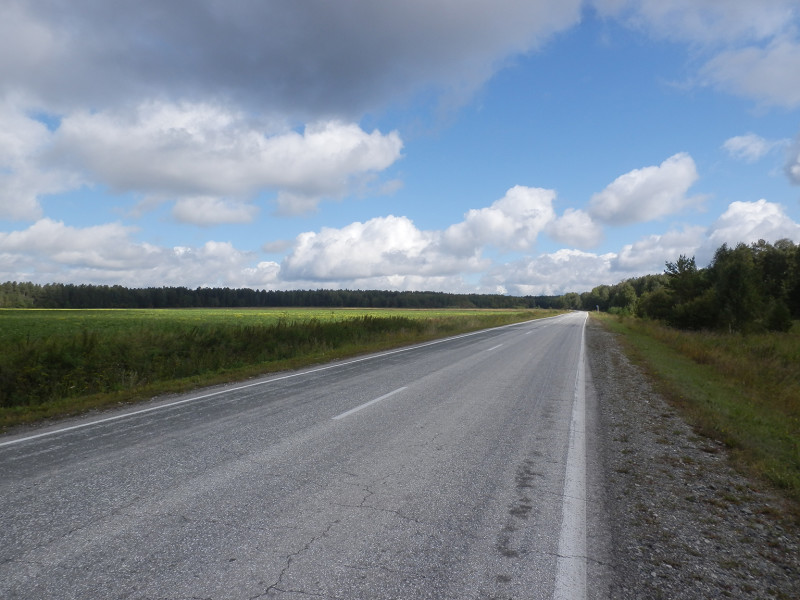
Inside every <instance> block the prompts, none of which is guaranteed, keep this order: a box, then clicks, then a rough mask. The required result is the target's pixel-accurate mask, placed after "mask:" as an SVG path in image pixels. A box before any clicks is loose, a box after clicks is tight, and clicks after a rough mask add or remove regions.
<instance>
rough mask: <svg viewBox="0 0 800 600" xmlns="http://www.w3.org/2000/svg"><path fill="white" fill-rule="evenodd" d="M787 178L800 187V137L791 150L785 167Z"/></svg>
mask: <svg viewBox="0 0 800 600" xmlns="http://www.w3.org/2000/svg"><path fill="white" fill-rule="evenodd" d="M784 170H785V172H786V176H787V177H788V178H789V181H791V182H792V183H793V184H795V185H800V136H797V139H795V142H794V144H792V146H791V148H790V149H789V156H788V159H787V160H786V166H785V167H784Z"/></svg>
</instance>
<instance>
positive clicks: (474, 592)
mask: <svg viewBox="0 0 800 600" xmlns="http://www.w3.org/2000/svg"><path fill="white" fill-rule="evenodd" d="M585 319H586V315H585V314H583V313H571V314H568V315H564V316H561V317H557V318H551V319H544V320H538V321H532V322H529V323H524V324H519V325H514V326H509V327H504V328H499V329H493V330H488V331H483V332H478V333H474V334H468V335H465V336H457V337H455V338H451V339H448V340H444V341H439V342H435V343H429V344H423V345H419V346H414V347H412V348H408V349H403V350H399V351H392V352H386V353H382V354H377V355H370V356H367V357H362V358H360V359H356V360H350V361H341V362H338V363H334V364H330V365H325V366H322V367H315V368H311V369H307V370H304V371H299V372H292V373H283V374H280V375H275V376H271V377H265V378H262V379H257V380H250V381H248V382H244V383H240V384H235V385H229V386H221V387H217V388H213V389H208V390H203V391H200V392H194V393H193V394H190V395H185V396H180V397H171V398H168V399H161V400H159V401H156V402H153V403H151V404H146V405H139V406H137V407H134V408H128V409H126V410H125V411H121V412H118V413H113V412H112V413H103V414H102V415H99V416H98V415H95V416H94V417H87V418H83V419H80V420H71V421H69V422H65V423H60V424H57V425H54V426H51V427H49V428H47V429H35V430H31V431H29V432H27V433H17V434H15V435H13V436H8V435H7V436H3V437H0V474H2V478H0V502H2V510H0V598H4V599H11V598H37V599H44V598H53V599H55V598H58V599H59V600H65V599H68V598H142V599H144V598H149V599H156V598H159V599H162V598H163V599H175V600H177V599H189V598H220V599H223V598H224V599H240V598H241V599H251V598H285V599H290V598H291V599H294V598H343V599H344V598H359V599H361V598H363V599H367V598H370V599H371V598H376V599H377V598H404V599H406V598H437V599H438V598H452V599H460V600H461V599H468V598H497V599H501V598H502V599H506V598H515V599H516V598H520V599H522V598H531V599H539V598H542V599H545V598H546V599H548V600H549V599H552V598H571V599H573V600H580V599H581V598H584V597H587V595H588V597H592V594H593V589H594V585H595V584H594V581H593V577H592V571H591V570H592V564H594V562H596V561H595V560H594V559H593V558H592V557H591V556H590V557H589V560H588V565H589V566H588V569H589V573H588V576H587V550H586V546H587V530H588V531H589V534H588V535H589V537H590V538H591V536H592V531H593V527H594V525H593V521H592V520H593V518H594V517H593V512H592V510H591V502H589V509H588V524H587V501H586V486H587V479H588V480H591V478H592V473H591V472H590V473H588V475H587V466H586V454H587V452H586V446H585V444H586V442H585V439H586V438H585V436H586V435H589V436H591V428H592V427H594V425H593V423H592V419H591V416H589V418H587V417H586V415H587V414H589V415H590V413H591V411H588V412H587V411H586V410H585V409H584V403H585V401H586V396H585V391H586V390H587V389H588V388H590V385H587V383H586V380H585V372H584V367H583V364H584V360H583V335H584V326H585ZM589 391H590V392H591V390H589ZM588 396H589V397H590V396H591V393H589V394H588ZM590 467H591V459H590ZM589 470H591V469H589ZM589 485H590V487H591V481H590V483H589ZM589 545H590V546H591V545H592V544H591V539H590V543H589Z"/></svg>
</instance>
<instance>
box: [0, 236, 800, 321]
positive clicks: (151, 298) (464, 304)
mask: <svg viewBox="0 0 800 600" xmlns="http://www.w3.org/2000/svg"><path fill="white" fill-rule="evenodd" d="M298 306H315V307H352V308H562V309H575V310H601V311H608V312H616V313H627V314H636V315H637V316H640V317H644V318H650V319H657V320H661V321H664V322H666V323H668V324H669V325H672V326H673V327H678V328H682V329H720V330H727V331H744V332H747V331H755V330H771V331H786V330H788V329H789V328H790V327H791V325H792V318H800V246H798V245H796V244H795V243H794V242H792V241H791V240H788V239H783V240H778V241H777V242H775V244H770V243H767V242H765V241H764V240H759V241H758V242H757V243H754V244H750V245H746V244H737V245H736V246H735V247H730V246H728V245H727V244H723V245H722V246H721V247H720V248H718V249H717V251H716V252H715V253H714V258H713V260H712V261H711V264H710V265H709V266H708V267H706V268H698V267H697V264H696V261H695V258H694V257H687V256H683V255H681V256H680V257H678V259H677V260H676V261H675V262H667V263H666V268H665V270H664V272H663V273H661V274H657V275H645V276H643V277H635V278H631V279H626V280H625V281H622V282H619V283H617V284H615V285H600V286H597V287H595V288H594V289H592V290H591V291H589V292H583V293H580V294H579V293H577V292H570V293H567V294H563V295H559V296H522V297H517V296H508V295H502V294H451V293H445V292H401V291H391V290H324V289H320V290H254V289H250V288H236V289H231V288H227V287H225V288H200V287H198V288H196V289H189V288H186V287H148V288H126V287H123V286H119V285H114V286H107V285H87V284H82V285H75V284H63V283H51V284H46V285H41V284H34V283H17V282H6V283H2V284H0V308H217V307H219V308H242V307H256V308H257V307H298Z"/></svg>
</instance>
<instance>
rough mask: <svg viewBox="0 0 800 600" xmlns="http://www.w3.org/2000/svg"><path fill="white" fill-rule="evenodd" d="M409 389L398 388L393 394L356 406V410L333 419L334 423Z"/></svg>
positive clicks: (353, 409)
mask: <svg viewBox="0 0 800 600" xmlns="http://www.w3.org/2000/svg"><path fill="white" fill-rule="evenodd" d="M407 387H408V386H407V385H404V386H403V387H401V388H397V389H396V390H394V391H392V392H389V393H388V394H384V395H383V396H381V397H380V398H375V399H374V400H370V401H369V402H364V404H360V405H358V406H356V407H355V408H351V409H350V410H348V411H345V412H343V413H342V414H340V415H336V416H335V417H333V420H334V421H338V420H339V419H344V418H345V417H349V416H350V415H352V414H353V413H356V412H358V411H360V410H361V409H362V408H367V407H368V406H371V405H373V404H375V403H376V402H380V401H381V400H386V398H388V397H389V396H394V395H395V394H398V393H400V392H402V391H403V390H404V389H406V388H407Z"/></svg>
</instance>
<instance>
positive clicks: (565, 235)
mask: <svg viewBox="0 0 800 600" xmlns="http://www.w3.org/2000/svg"><path fill="white" fill-rule="evenodd" d="M547 234H548V235H550V237H552V238H553V239H554V240H556V241H558V242H561V243H562V244H567V245H569V246H577V247H578V248H591V247H593V246H596V245H597V244H599V243H600V242H601V241H602V240H603V230H602V228H601V227H600V226H599V225H598V224H597V223H595V222H594V221H593V220H592V217H591V216H589V214H588V213H586V212H584V211H582V210H579V209H574V208H568V209H567V210H565V211H564V214H563V215H562V216H561V217H559V218H558V219H556V220H555V221H553V222H552V223H550V224H549V225H548V226H547Z"/></svg>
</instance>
